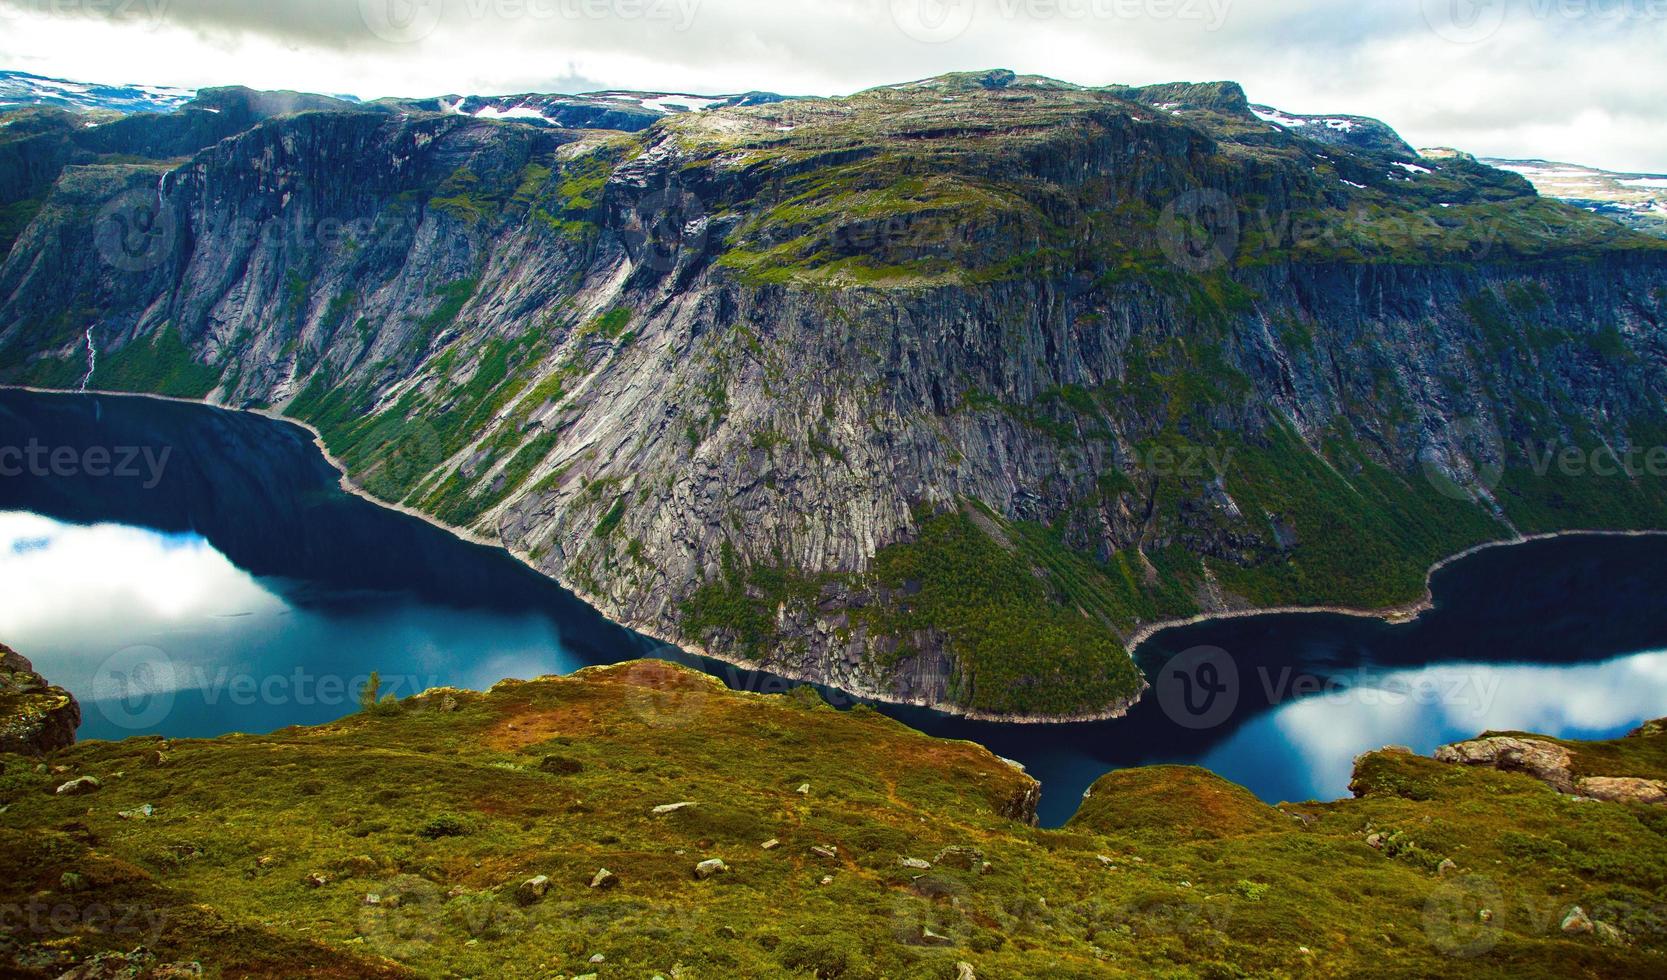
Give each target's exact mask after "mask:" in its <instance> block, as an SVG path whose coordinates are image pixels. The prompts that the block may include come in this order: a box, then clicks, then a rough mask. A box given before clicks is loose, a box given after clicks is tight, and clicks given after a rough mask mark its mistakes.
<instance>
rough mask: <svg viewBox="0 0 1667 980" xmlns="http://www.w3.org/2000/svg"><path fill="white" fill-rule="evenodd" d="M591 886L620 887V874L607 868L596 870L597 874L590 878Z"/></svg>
mask: <svg viewBox="0 0 1667 980" xmlns="http://www.w3.org/2000/svg"><path fill="white" fill-rule="evenodd" d="M590 887H592V888H604V889H606V888H617V887H619V875H616V874H614V873H613V872H612V871H609V870H608V869H607V868H603V869H602V870H600V871H598V872H596V875H595V876H594V877H592V878H591V879H590Z"/></svg>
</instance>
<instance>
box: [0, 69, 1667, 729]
mask: <svg viewBox="0 0 1667 980" xmlns="http://www.w3.org/2000/svg"><path fill="white" fill-rule="evenodd" d="M187 111H188V110H187ZM1402 146H1404V144H1401V145H1400V146H1397V145H1396V144H1395V142H1394V141H1390V140H1378V141H1372V142H1370V143H1369V145H1366V146H1361V147H1351V146H1347V145H1334V144H1329V143H1321V142H1316V141H1314V140H1310V139H1307V138H1305V137H1304V136H1302V135H1301V133H1300V128H1299V129H1292V128H1287V127H1282V126H1276V125H1273V124H1271V123H1269V122H1266V121H1264V120H1262V119H1260V118H1258V117H1257V116H1256V114H1255V113H1254V112H1253V111H1252V110H1251V108H1250V105H1249V101H1248V99H1246V98H1245V96H1244V93H1243V92H1242V91H1241V90H1239V89H1238V87H1237V86H1235V85H1231V84H1225V83H1224V84H1217V85H1191V86H1163V87H1153V88H1149V89H1124V88H1118V89H1110V90H1094V89H1080V88H1077V87H1074V86H1069V85H1065V84H1063V83H1057V82H1052V81H1050V80H1046V79H1034V78H1019V77H1015V76H1013V75H1012V74H1011V73H1007V72H988V73H981V74H971V75H958V76H947V77H944V78H939V79H931V80H927V81H923V82H917V83H911V84H908V85H903V86H895V87H890V88H884V89H877V90H874V91H870V92H865V93H861V94H859V95H856V96H852V97H850V98H847V99H839V100H797V101H790V102H781V103H774V104H768V105H760V106H750V107H737V108H728V109H718V110H712V111H708V112H704V113H699V114H689V115H682V116H676V117H672V118H668V119H665V120H663V121H661V122H658V123H656V124H655V125H653V126H651V127H649V128H648V129H645V130H642V131H640V132H637V133H630V134H627V133H610V132H600V131H592V130H572V129H553V128H549V127H546V126H542V125H540V126H534V125H521V124H516V123H508V122H493V121H488V120H482V119H476V118H470V117H464V116H459V115H456V114H451V113H425V112H420V111H405V112H401V111H394V109H393V108H390V107H389V106H386V105H384V106H381V107H376V108H374V109H355V110H351V111H335V110H332V111H311V112H302V113H299V114H291V115H285V116H281V117H276V118H271V119H268V120H265V121H262V122H259V123H256V124H254V125H252V126H251V127H250V128H247V129H246V130H245V131H242V132H240V133H238V134H237V135H234V136H231V137H229V138H227V139H224V140H222V141H220V142H218V143H215V144H213V145H212V146H209V147H208V148H206V149H204V150H202V151H201V152H200V153H197V154H196V155H195V156H194V157H192V158H191V159H190V160H189V161H187V162H185V163H183V164H174V163H148V164H123V165H114V164H109V163H105V164H102V165H94V166H84V167H78V166H71V167H69V168H68V169H66V170H64V171H63V173H62V175H61V176H60V177H58V178H57V179H56V181H55V182H54V184H53V186H52V190H51V192H50V195H49V196H47V197H46V198H45V200H44V201H43V203H42V204H41V207H40V209H39V212H38V214H37V215H36V216H35V217H34V218H33V220H32V221H31V223H30V224H29V226H28V228H27V229H26V230H25V231H24V232H23V233H22V234H21V237H20V238H19V240H18V242H17V244H16V246H15V247H14V248H13V249H12V251H11V254H10V256H9V258H8V259H7V261H6V264H5V266H4V268H3V269H0V370H3V371H4V377H5V378H6V379H8V380H12V381H28V382H32V383H37V384H45V385H52V386H61V387H72V386H75V385H76V384H79V383H80V381H81V380H82V379H83V377H84V376H85V375H86V372H87V366H88V364H89V353H90V351H89V346H90V347H92V348H96V350H97V359H96V365H97V367H96V370H94V372H93V375H92V377H91V378H90V379H88V381H89V385H90V387H92V388H105V389H127V390H146V391H158V392H163V393H168V394H176V395H183V396H188V397H202V398H209V399H211V400H213V401H216V402H221V403H226V404H232V405H262V406H273V407H277V408H279V409H281V410H283V411H285V412H286V413H288V414H290V415H292V416H294V417H296V418H299V419H302V420H305V421H308V422H310V423H311V424H313V425H315V426H316V427H317V428H318V429H319V430H320V431H321V433H322V434H323V437H324V441H325V443H326V444H327V446H328V447H329V448H330V449H331V451H332V452H333V453H334V454H335V455H336V456H337V457H338V458H339V459H340V460H341V462H342V463H343V465H344V466H345V467H346V469H347V470H348V471H349V473H350V474H351V476H352V478H353V479H354V480H355V481H356V482H358V483H359V484H360V485H361V486H363V487H364V488H365V489H367V490H368V491H369V492H371V493H373V494H375V495H377V496H379V497H381V498H383V499H385V500H388V501H395V502H400V503H403V504H405V505H407V506H410V507H414V508H418V509H421V510H423V511H426V512H428V513H430V514H432V515H434V516H436V517H438V518H439V519H441V520H443V521H446V522H448V523H451V524H453V525H456V526H459V527H467V528H470V529H472V530H475V531H478V532H481V533H485V534H490V535H496V536H499V537H501V539H502V540H503V541H504V542H505V544H506V545H507V546H509V547H510V548H512V549H513V550H515V551H516V552H517V553H519V554H521V555H523V556H525V557H526V558H527V559H528V560H529V561H530V562H532V563H533V564H535V565H536V566H537V567H539V568H540V569H542V570H544V571H546V572H548V573H550V574H551V575H553V576H555V577H556V578H558V579H560V580H561V581H562V582H563V583H564V584H567V585H568V586H570V587H572V588H574V589H575V590H576V591H578V592H580V593H581V594H582V595H584V596H586V597H587V598H588V599H590V600H591V601H593V602H594V603H595V604H597V605H598V606H599V607H600V608H601V609H602V610H604V611H605V612H607V613H608V614H609V615H611V616H614V617H616V618H618V619H619V620H620V621H622V622H624V623H626V624H628V625H632V626H635V627H638V628H641V629H643V630H645V631H648V632H652V633H655V634H657V635H660V636H664V637H667V638H670V639H674V640H678V641H680V642H684V643H686V644H689V645H691V646H698V647H701V648H703V649H706V650H708V651H710V652H712V653H714V654H716V655H719V656H723V657H727V658H730V659H736V660H744V661H748V662H758V663H765V664H768V665H769V666H770V667H771V668H772V669H774V670H777V671H780V672H783V673H787V674H790V675H793V676H799V677H805V678H813V679H816V680H820V681H825V682H828V683H831V684H835V685H838V686H841V687H844V688H847V689H851V690H855V691H859V692H863V693H867V694H873V695H877V696H880V697H885V698H892V699H899V700H909V701H918V702H922V703H932V704H940V705H943V706H945V707H948V708H951V709H953V710H957V711H964V712H969V713H977V714H985V715H994V716H1002V717H1037V716H1065V715H1096V714H1103V713H1107V712H1115V711H1116V710H1118V708H1119V707H1120V706H1121V705H1123V704H1125V703H1126V702H1127V701H1128V699H1130V698H1131V697H1134V696H1136V695H1137V694H1138V692H1139V690H1140V688H1141V686H1142V684H1143V682H1142V680H1141V678H1140V675H1139V673H1138V671H1136V670H1135V669H1134V667H1133V665H1132V664H1131V662H1130V661H1129V659H1128V657H1127V655H1126V653H1125V652H1124V649H1123V644H1122V640H1123V639H1124V638H1126V637H1127V636H1129V635H1131V634H1132V633H1133V632H1134V630H1135V629H1137V628H1138V626H1139V625H1141V624H1143V623H1150V622H1152V621H1155V620H1161V619H1166V618H1171V617H1176V616H1184V615H1190V614H1193V613H1196V612H1199V611H1202V610H1215V609H1224V608H1240V607H1247V606H1278V605H1291V604H1324V603H1347V604H1353V605H1369V606H1390V605H1395V604H1399V603H1404V602H1407V601H1410V600H1414V599H1416V598H1418V597H1419V596H1420V595H1422V592H1423V587H1424V581H1423V578H1424V570H1425V569H1426V568H1427V567H1428V565H1429V564H1430V563H1431V562H1433V561H1434V560H1436V559H1438V558H1440V557H1442V556H1443V555H1445V554H1449V553H1452V552H1455V551H1458V550H1461V549H1463V548H1465V547H1468V546H1470V545H1473V544H1476V543H1478V542H1482V541H1486V540H1490V539H1497V538H1504V537H1509V536H1511V535H1513V534H1515V533H1518V532H1527V531H1531V530H1532V531H1541V530H1554V529H1559V528H1571V527H1640V526H1667V495H1664V494H1662V493H1661V489H1662V488H1661V486H1660V482H1661V476H1662V474H1659V473H1655V472H1654V471H1653V470H1651V469H1649V468H1648V467H1647V466H1646V465H1645V464H1646V463H1647V461H1648V460H1649V459H1650V458H1651V457H1650V455H1649V453H1648V450H1650V449H1651V448H1653V447H1657V446H1663V445H1667V443H1664V442H1663V441H1662V440H1663V438H1664V437H1667V426H1664V425H1663V421H1664V420H1663V418H1662V407H1661V406H1662V405H1663V399H1662V395H1663V391H1662V387H1663V384H1664V381H1663V378H1664V377H1667V375H1664V374H1663V371H1662V368H1663V366H1664V361H1667V349H1664V346H1663V343H1664V337H1663V333H1662V325H1663V317H1664V316H1667V246H1664V243H1662V242H1660V241H1656V240H1653V239H1648V238H1645V237H1643V236H1639V235H1636V234H1633V233H1631V232H1628V231H1627V230H1625V229H1623V228H1621V227H1620V226H1618V225H1615V224H1614V223H1612V222H1609V221H1607V220H1604V219H1601V218H1597V217H1595V216H1592V215H1588V214H1585V213H1582V212H1580V211H1578V210H1576V209H1573V208H1570V207H1567V206H1565V205H1562V204H1559V203H1556V202H1551V201H1547V200H1543V199H1541V198H1539V197H1537V196H1536V195H1535V194H1534V192H1533V190H1532V188H1531V187H1529V186H1528V184H1527V183H1526V182H1524V181H1522V180H1521V179H1520V178H1519V177H1516V176H1515V175H1510V174H1506V173H1503V172H1500V171H1497V170H1493V169H1491V168H1487V167H1484V166H1481V165H1479V164H1477V163H1475V162H1474V161H1471V160H1468V159H1464V158H1453V159H1450V160H1441V161H1431V160H1421V159H1419V158H1417V157H1416V156H1415V155H1411V154H1410V152H1409V151H1403V150H1402V149H1401V148H1400V147H1402ZM1605 453H1607V454H1609V455H1607V456H1604V455H1603V454H1605ZM1663 453H1667V450H1663ZM1576 456H1578V457H1579V463H1578V465H1576V463H1575V462H1571V461H1574V460H1575V458H1576ZM1600 457H1601V458H1600ZM1611 459H1613V460H1615V461H1619V462H1625V463H1627V464H1628V465H1627V466H1626V467H1625V468H1624V469H1623V470H1622V471H1621V472H1619V473H1618V474H1615V473H1614V467H1609V466H1603V467H1600V468H1602V469H1605V470H1608V471H1609V472H1610V473H1611V475H1609V476H1603V475H1601V474H1598V473H1595V472H1594V471H1593V466H1592V465H1591V464H1593V463H1594V462H1598V463H1602V462H1605V461H1607V460H1611ZM1663 468H1664V469H1667V467H1663Z"/></svg>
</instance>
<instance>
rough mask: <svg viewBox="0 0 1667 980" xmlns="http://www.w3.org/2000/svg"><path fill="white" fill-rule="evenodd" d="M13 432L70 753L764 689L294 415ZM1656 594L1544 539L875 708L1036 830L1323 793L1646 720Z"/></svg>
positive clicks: (1656, 575)
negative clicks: (1414, 609) (1115, 671)
mask: <svg viewBox="0 0 1667 980" xmlns="http://www.w3.org/2000/svg"><path fill="white" fill-rule="evenodd" d="M31 446H38V447H40V448H41V452H40V453H37V454H36V456H35V460H36V462H37V463H38V464H39V465H34V466H31V465H29V464H28V463H27V462H25V464H24V465H23V466H21V467H18V466H15V465H14V466H11V467H10V468H9V469H8V471H7V472H8V473H13V474H14V475H3V476H0V642H4V643H7V644H8V645H10V646H12V647H14V648H16V649H17V650H18V651H19V652H21V653H23V654H24V655H26V656H28V657H30V658H31V659H32V660H34V661H35V663H36V665H37V667H38V668H39V669H41V670H42V671H43V672H44V673H46V674H47V675H48V676H50V677H51V678H52V679H53V680H55V681H56V682H58V683H61V684H63V685H64V686H66V687H68V688H69V689H70V690H72V691H73V692H75V693H76V695H77V696H78V697H79V698H80V699H81V700H82V702H83V704H84V706H85V707H86V711H85V715H86V719H85V721H84V723H83V726H82V729H81V736H82V737H83V738H121V737H125V736H128V735H132V734H141V733H152V732H154V733H161V734H167V735H170V736H176V737H186V736H211V735H217V734H222V733H225V732H231V731H249V732H265V731H271V730H273V729H276V728H280V727H283V726H286V725H292V724H313V723H318V722H323V721H328V720H330V719H333V718H336V717H339V716H341V715H342V714H345V713H347V712H349V711H351V710H354V707H355V705H354V700H353V695H354V693H355V692H356V691H357V689H358V687H359V685H360V684H361V683H362V682H363V679H364V677H365V676H366V675H368V674H369V673H370V672H371V671H373V670H375V671H379V672H380V673H381V675H382V677H383V679H384V688H383V689H384V690H385V691H391V692H392V693H396V694H400V695H406V694H411V693H414V692H416V691H418V690H421V689H423V688H427V687H432V686H437V685H450V686H456V687H469V688H484V687H487V686H490V685H491V684H492V683H494V682H496V681H497V680H499V679H501V678H504V677H533V676H538V675H541V674H553V673H567V672H571V671H573V670H576V669H578V668H579V667H582V666H586V665H590V664H602V663H614V662H618V661H621V660H629V659H635V658H638V657H643V656H664V657H668V658H673V659H680V660H683V661H684V662H687V663H691V664H693V665H695V666H699V667H702V668H703V669H708V670H710V671H712V672H714V673H716V674H717V675H718V676H720V677H722V678H723V679H724V680H725V681H726V682H728V683H729V684H731V685H732V686H737V687H747V688H749V689H753V690H779V689H781V688H782V687H783V686H784V683H783V682H781V681H779V680H778V679H776V678H771V677H768V676H766V675H760V674H754V673H749V672H744V671H737V670H734V669H731V668H727V667H724V666H723V665H720V664H716V663H713V662H710V661H705V660H703V659H701V658H695V657H691V656H689V655H687V654H684V653H681V652H680V651H677V650H675V649H673V648H670V647H667V646H665V645H664V644H661V643H658V642H656V641H653V640H650V639H647V638H645V637H642V636H640V635H638V634H635V633H632V632H630V631H628V630H625V629H622V628H620V627H618V626H616V625H614V624H611V623H609V622H608V621H607V620H605V619H604V618H602V617H601V616H600V615H599V614H597V613H596V612H595V611H594V610H592V609H590V608H589V607H588V606H586V605H584V604H583V603H581V602H580V601H578V600H577V599H575V598H574V597H573V596H572V595H571V594H569V593H567V592H566V591H564V590H563V589H561V588H560V587H558V586H556V585H555V584H554V583H552V582H550V581H549V580H547V579H544V578H543V577H541V576H539V575H537V574H535V573H533V572H531V571H530V570H528V569H526V568H525V567H523V566H522V565H520V564H519V563H518V562H516V561H515V560H513V559H511V558H510V557H509V556H507V555H506V554H504V553H503V552H501V551H498V550H496V549H491V548H484V547H480V546H476V545H471V544H468V543H465V542H462V541H459V540H458V539H456V538H454V537H452V536H451V535H449V534H446V533H445V532H443V531H440V530H438V529H436V528H433V527H431V526H429V525H427V524H425V523H423V522H421V521H418V520H416V519H413V518H410V517H406V516H404V515H400V514H397V513H393V512H390V511H387V510H384V509H382V508H379V507H377V506H375V505H373V504H370V503H368V502H366V501H363V500H360V499H358V498H356V497H354V496H352V495H350V494H347V493H344V492H343V491H341V490H340V488H339V487H338V485H337V477H336V474H335V473H334V471H333V470H331V469H330V467H329V466H328V464H327V463H325V461H324V460H323V459H322V458H321V457H320V456H319V454H318V453H317V452H316V451H315V450H314V448H313V447H312V445H311V442H310V439H309V437H308V436H307V434H306V433H305V432H304V431H303V430H301V429H299V428H296V427H294V426H289V425H286V424H283V423H278V422H273V421H270V420H267V419H262V418H258V417H253V416H248V415H241V414H237V413H229V412H222V411H217V410H213V409H207V408H203V407H199V406H191V405H180V404H171V403H163V402H157V401H150V400H144V399H128V398H112V397H103V396H70V395H39V394H30V393H24V392H14V391H0V450H3V449H4V448H5V447H17V448H19V449H23V450H27V449H28V448H29V447H31ZM130 447H131V448H132V449H134V450H138V451H139V453H138V454H137V455H136V457H135V459H134V462H133V465H131V466H129V467H126V468H125V470H123V468H121V467H119V465H118V464H119V463H120V462H121V460H122V458H123V457H124V456H126V455H127V454H128V450H129V448H130ZM50 450H66V451H65V452H60V453H58V454H57V458H56V460H54V459H52V457H51V456H48V455H46V453H47V452H48V451H50ZM89 450H93V451H92V452H91V453H89ZM100 450H103V451H107V452H108V453H109V455H110V460H109V462H108V463H106V462H105V459H104V456H103V455H101V453H100ZM147 450H148V455H146V454H145V451H147ZM164 453H166V456H165V457H164V455H163V454H164ZM15 461H16V457H15V455H14V456H9V457H0V465H3V464H7V463H9V462H15ZM156 461H163V462H162V464H161V465H160V466H156V465H151V464H152V463H154V462H156ZM101 464H102V465H101ZM20 468H21V469H22V470H23V472H21V473H16V472H15V471H16V470H18V469H20ZM106 469H109V470H112V471H116V470H123V472H127V473H130V474H131V475H123V472H111V473H105V472H104V471H105V470H106ZM1664 587H1667V540H1663V539H1655V538H1631V539H1620V538H1569V539H1561V540H1557V541H1550V542H1544V543H1537V544H1533V545H1527V546H1523V547H1520V548H1511V549H1501V550H1496V551H1490V552H1485V553H1483V554H1481V555H1478V556H1476V557H1474V558H1471V559H1468V560H1466V561H1464V562H1462V563H1460V564H1458V565H1454V566H1451V567H1449V568H1448V569H1446V570H1444V571H1443V572H1442V573H1441V574H1439V575H1438V576H1437V578H1436V581H1435V591H1436V596H1437V608H1436V610H1434V611H1433V612H1431V613H1429V614H1428V615H1426V616H1425V617H1423V618H1422V619H1420V620H1419V621H1417V622H1416V623H1413V624H1409V625H1405V626H1398V627H1396V626H1390V625H1388V624H1385V623H1382V622H1378V621H1375V620H1365V619H1355V618H1350V617H1342V616H1266V617H1257V618H1254V619H1244V620H1229V621H1220V622H1215V623H1208V624H1203V625H1199V626H1194V627H1187V628H1184V629H1177V630H1171V631H1168V632H1165V633H1163V634H1160V635H1159V636H1158V637H1156V638H1154V639H1153V640H1152V641H1151V642H1149V643H1147V644H1146V645H1145V646H1144V647H1142V648H1141V650H1140V651H1139V653H1140V660H1141V662H1142V666H1143V667H1145V668H1146V670H1147V672H1148V676H1149V677H1151V678H1152V679H1153V682H1154V685H1155V686H1154V691H1153V693H1152V694H1150V695H1148V697H1147V698H1146V699H1144V700H1143V701H1142V702H1141V703H1140V704H1139V705H1138V706H1137V707H1136V708H1135V710H1134V711H1133V712H1132V713H1131V715H1130V716H1129V717H1127V718H1124V719H1119V720H1117V721H1112V722H1103V723H1095V724H1083V725H1062V726H1012V725H999V724H987V723H977V722H967V721H963V720H960V719H954V718H948V717H945V716H942V715H939V714H936V713H933V712H929V711H924V710H919V709H910V708H897V707H885V708H884V709H883V710H885V711H886V712H887V713H888V714H891V715H892V716H893V717H896V718H899V719H900V720H902V721H904V722H905V723H907V724H910V725H912V726H914V727H916V728H919V729H921V730H923V731H926V732H929V733H931V734H934V735H940V736H945V737H952V738H963V739H970V740H974V741H978V742H980V743H982V744H984V745H987V746H989V747H990V748H991V749H992V750H993V751H995V752H997V753H999V754H1001V755H1003V756H1006V757H1008V758H1012V759H1016V760H1018V761H1020V762H1022V763H1024V764H1025V766H1026V767H1027V768H1028V769H1029V770H1030V772H1031V773H1032V774H1033V775H1035V776H1036V777H1037V778H1039V779H1041V780H1042V782H1043V785H1044V797H1043V813H1042V817H1043V822H1044V823H1046V824H1058V823H1061V822H1063V821H1064V820H1065V819H1067V818H1068V817H1069V816H1070V814H1071V813H1072V812H1073V811H1074V809H1075V807H1076V804H1077V801H1078V799H1079V798H1080V796H1081V794H1082V791H1083V790H1084V789H1085V788H1086V787H1087V786H1088V785H1089V784H1090V783H1091V782H1092V781H1093V780H1094V779H1095V778H1097V777H1098V776H1100V775H1101V774H1102V773H1104V772H1106V771H1107V770H1108V769H1113V768H1118V767H1123V766H1135V765H1145V764H1152V763H1164V762H1174V763H1187V764H1194V765H1201V766H1205V767H1207V768H1209V769H1212V770H1214V771H1216V772H1218V773H1221V774H1222V775H1224V776H1226V777H1227V778H1229V779H1232V780H1234V781H1236V782H1239V783H1243V784H1244V785H1246V786H1249V787H1250V788H1251V789H1252V790H1254V791H1255V792H1256V793H1257V794H1258V795H1259V796H1261V797H1262V798H1264V799H1267V800H1270V801H1277V800H1285V799H1310V798H1322V799H1324V798H1335V797H1338V796H1342V795H1346V793H1347V784H1348V779H1349V771H1350V767H1351V764H1352V760H1353V759H1354V757H1355V756H1356V755H1358V754H1359V753H1360V752H1363V751H1366V750H1369V749H1372V748H1377V747H1379V746H1382V745H1386V744H1404V745H1409V746H1411V747H1413V748H1414V749H1417V750H1418V751H1421V752H1428V751H1431V750H1433V749H1434V748H1435V747H1436V746H1437V745H1439V744H1442V743H1443V742H1448V741H1452V740H1455V739H1459V738H1465V737H1468V736H1471V735H1474V734H1476V733H1478V732H1480V731H1483V730H1486V729H1489V728H1493V729H1529V730H1535V731H1542V732H1548V733H1552V734H1558V735H1566V736H1571V737H1609V736H1613V735H1618V734H1621V733H1624V732H1626V731H1628V730H1630V729H1631V728H1633V727H1636V726H1637V725H1638V724H1639V723H1641V722H1642V721H1644V720H1647V719H1649V718H1654V717H1659V716H1662V715H1667V603H1664V602H1662V601H1661V597H1662V596H1663V594H1664ZM1177 657H1179V659H1175V658H1177ZM830 697H831V698H833V699H835V700H836V703H838V702H841V701H843V702H845V703H848V699H842V698H839V697H838V696H837V695H836V694H833V693H832V692H830Z"/></svg>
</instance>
